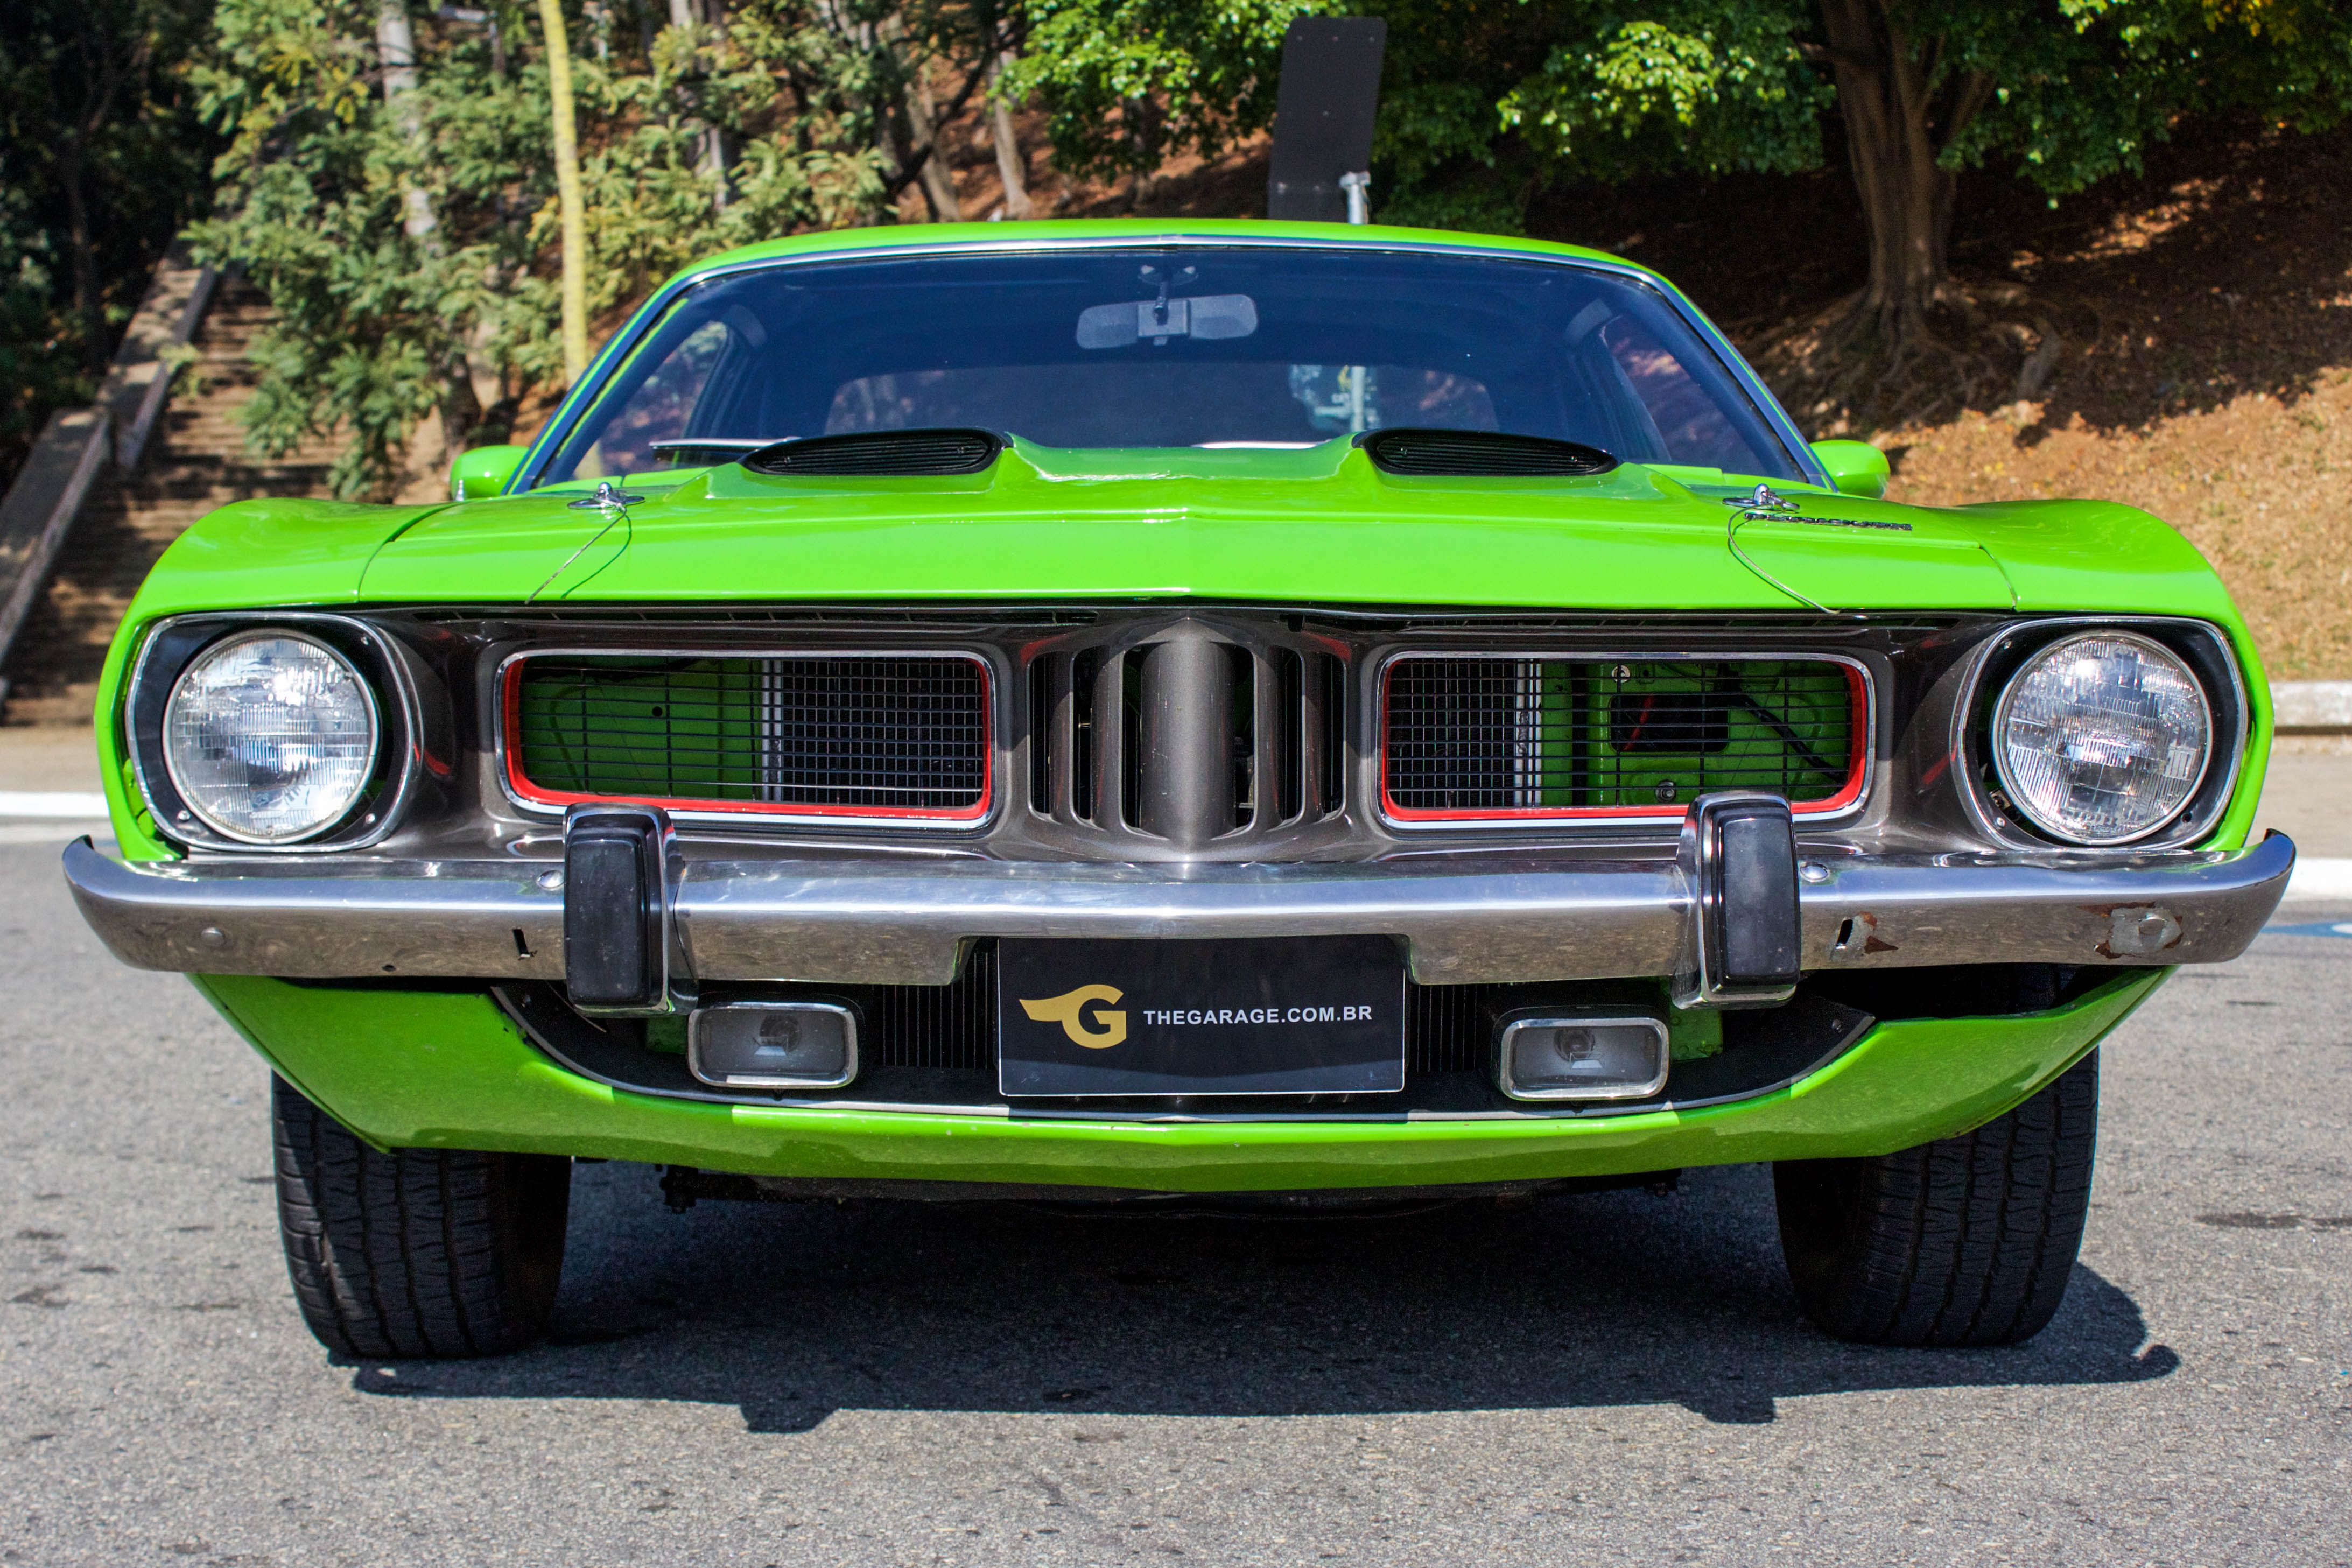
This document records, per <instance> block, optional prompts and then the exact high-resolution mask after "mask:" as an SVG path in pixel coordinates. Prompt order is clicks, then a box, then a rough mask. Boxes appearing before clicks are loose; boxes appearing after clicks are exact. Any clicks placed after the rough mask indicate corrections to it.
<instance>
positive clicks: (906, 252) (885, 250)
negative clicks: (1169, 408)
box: [500, 227, 1837, 495]
mask: <svg viewBox="0 0 2352 1568" xmlns="http://www.w3.org/2000/svg"><path fill="white" fill-rule="evenodd" d="M873 232H875V233H877V234H879V233H884V232H887V231H883V230H876V231H873ZM1153 246H1162V247H1165V246H1198V247H1201V248H1204V249H1211V248H1230V249H1247V250H1361V251H1402V252H1407V253H1410V254H1413V255H1427V256H1465V257H1471V258H1475V259H1478V260H1486V261H1496V260H1509V261H1520V262H1536V263H1541V264H1544V265H1547V266H1551V267H1582V268H1584V269H1586V270H1587V271H1591V272H1603V273H1608V274H1611V275H1612V276H1614V277H1622V278H1624V279H1626V280H1628V281H1629V282H1633V283H1635V284H1638V285H1640V286H1641V287H1646V288H1648V289H1650V290H1652V291H1653V292H1654V293H1656V294H1658V295H1659V296H1660V297H1661V298H1664V300H1665V302H1666V305H1667V308H1670V309H1671V310H1673V311H1674V312H1675V315H1677V316H1679V317H1681V318H1682V319H1683V323H1684V325H1685V326H1687V327H1689V328H1690V329H1691V330H1692V332H1693V334H1694V335H1696V337H1697V338H1698V340H1700V341H1701V342H1703V343H1705V344H1706V346H1707V347H1708V348H1709V349H1710V350H1713V351H1714V353H1715V356H1716V358H1717V361H1720V362H1721V364H1722V365H1723V368H1724V369H1725V370H1726V371H1727V372H1728V373H1729V374H1730V376H1731V379H1732V380H1733V381H1734V382H1736V383H1738V386H1739V389H1740V390H1741V391H1742V392H1746V393H1747V394H1748V400H1749V402H1752V403H1753V404H1754V405H1755V408H1756V412H1757V413H1758V415H1759V417H1761V418H1762V420H1763V421H1764V423H1765V424H1766V425H1767V426H1768V427H1769V428H1770V429H1771V431H1772V433H1773V434H1775V435H1777V436H1779V437H1780V441H1781V443H1782V444H1783V445H1784V446H1785V447H1786V448H1787V449H1788V450H1787V455H1788V457H1789V459H1790V461H1791V462H1792V463H1793V464H1795V465H1796V467H1797V470H1798V472H1799V473H1801V474H1802V475H1804V476H1805V478H1804V479H1803V481H1802V482H1803V483H1805V484H1809V485H1813V486H1818V487H1820V488H1822V489H1824V490H1828V491H1832V492H1835V491H1836V489H1837V486H1835V485H1834V484H1832V482H1831V481H1830V476H1829V471H1828V470H1827V469H1825V468H1823V467H1822V463H1821V459H1820V458H1818V457H1816V456H1814V455H1813V449H1812V446H1811V443H1809V442H1807V441H1806V440H1805V438H1804V436H1803V434H1801V432H1800V431H1799V430H1798V429H1797V426H1796V422H1795V421H1794V420H1792V419H1790V417H1789V413H1788V411H1787V410H1786V409H1784V408H1782V407H1781V406H1780V399H1779V398H1777V397H1775V396H1773V395H1772V392H1771V389H1770V388H1769V387H1767V386H1766V385H1765V384H1764V379H1763V377H1761V376H1759V375H1758V374H1757V373H1756V368H1755V367H1754V366H1753V365H1750V364H1749V363H1748V361H1747V359H1746V357H1745V356H1743V355H1742V354H1741V353H1740V352H1739V350H1738V349H1736V348H1734V347H1733V346H1732V344H1731V340H1729V339H1728V338H1727V337H1725V336H1724V335H1723V333H1722V331H1721V330H1720V329H1718V328H1717V326H1716V325H1715V323H1714V322H1712V321H1710V320H1708V319H1706V316H1705V315H1703V314H1702V313H1701V312H1700V310H1699V308H1698V307H1697V306H1696V305H1694V304H1692V303H1691V302H1690V300H1689V298H1687V297H1685V295H1684V293H1683V291H1682V290H1681V289H1680V288H1677V287H1675V285H1674V284H1673V283H1672V282H1671V281H1669V280H1668V279H1667V278H1665V277H1663V276H1662V275H1660V274H1658V273H1654V272H1652V271H1650V270H1649V269H1648V268H1646V267H1637V266H1635V265H1634V264H1633V263H1631V262H1626V261H1619V260H1615V259H1613V258H1612V259H1609V260H1601V259H1600V258H1598V257H1593V256H1556V255H1552V254H1549V253H1548V252H1544V251H1532V250H1513V249H1509V248H1507V247H1502V246H1474V245H1448V244H1446V243H1444V242H1443V241H1438V240H1406V239H1391V238H1386V237H1381V236H1375V235H1365V236H1363V237H1362V238H1356V237H1353V236H1340V235H1334V236H1333V237H1331V238H1329V239H1324V238H1320V237H1301V236H1296V235H1283V236H1277V235H1229V234H1223V233H1218V232H1214V231H1202V230H1190V231H1188V230H1185V229H1182V228H1181V227H1179V228H1172V229H1169V230H1164V231H1160V232H1158V233H1139V234H1135V235H1089V236H1087V237H1086V238H1083V239H1053V238H1048V237H1045V236H1044V235H1036V236H1030V237H1022V238H1011V239H970V240H950V241H941V240H928V241H917V242H914V243H911V244H898V245H892V244H887V243H882V244H875V245H859V246H840V247H838V248H833V249H826V250H821V251H811V252H808V253H806V254H804V255H800V256H763V257H761V258H760V259H759V260H756V261H739V262H736V263H734V264H733V265H731V266H728V267H711V268H709V269H708V270H705V271H701V272H697V273H694V274H693V275H691V276H690V277H681V278H679V279H677V281H675V282H673V283H671V284H670V285H669V286H668V287H665V288H663V289H661V290H660V291H659V292H658V293H656V294H655V295H654V297H653V298H650V299H648V300H646V303H645V305H644V306H643V307H642V308H639V310H638V311H637V314H636V315H635V316H634V317H632V318H631V319H629V320H628V322H627V323H626V324H625V325H624V326H623V328H622V329H621V330H620V331H618V332H615V333H614V335H613V336H612V337H611V338H610V339H608V340H606V341H605V344H604V348H602V349H601V350H598V351H597V352H596V354H595V355H594V356H593V358H592V359H591V360H590V361H589V362H588V368H587V369H586V370H585V371H583V372H582V374H581V376H580V379H579V380H578V381H577V382H573V383H572V390H571V391H570V392H567V393H566V394H565V395H564V398H563V400H562V402H559V403H558V404H557V405H556V408H555V412H554V413H552V414H551V415H550V416H549V419H548V422H547V423H546V424H545V425H543V426H541V430H540V434H539V437H538V439H537V440H535V441H533V442H532V443H531V445H530V450H529V451H527V452H525V453H524V454H523V458H522V461H521V462H520V464H518V465H516V467H515V474H516V480H515V481H510V482H509V485H508V487H507V488H506V489H505V490H503V491H501V492H500V494H502V495H520V494H523V493H525V492H527V491H530V490H532V489H534V488H536V487H537V486H538V485H539V476H540V472H541V469H543V468H544V467H546V465H548V463H550V462H551V461H552V460H553V458H554V455H555V454H556V452H557V451H558V450H559V449H560V448H561V447H562V444H563V442H564V441H565V440H567V439H569V438H570V436H571V434H572V425H573V423H574V422H575V421H576V420H578V419H579V418H580V417H581V416H582V415H583V414H585V413H586V412H587V411H588V410H589V409H590V408H591V407H593V405H594V403H595V402H596V400H597V399H598V398H599V397H601V396H603V395H604V384H605V382H607V381H609V380H610V379H611V376H612V372H613V371H616V370H618V369H619V368H620V366H621V365H622V364H624V363H625V362H626V361H627V360H628V359H629V357H630V356H631V355H633V354H635V352H636V350H637V348H638V346H639V345H640V344H642V343H643V342H644V341H645V340H646V337H647V336H649V335H650V334H651V333H652V331H653V329H654V328H655V326H656V324H658V323H659V322H660V320H661V319H662V318H663V317H664V316H665V315H666V314H667V313H668V310H669V308H670V307H671V306H672V305H673V304H675V303H676V302H677V299H678V298H679V297H681V296H683V295H685V294H688V293H690V292H692V291H693V290H695V289H697V288H699V287H702V286H703V285H704V284H706V283H711V282H714V281H716V280H718V279H719V278H722V277H737V276H739V275H741V274H743V273H750V272H763V271H766V270H768V269H769V268H772V267H812V266H822V265H824V264H826V263H834V262H844V261H853V260H859V259H865V260H873V259H877V258H886V257H887V258H890V259H901V258H907V257H915V256H973V255H987V256H1013V255H1019V254H1022V253H1024V252H1035V253H1040V254H1051V253H1054V252H1058V251H1074V250H1131V249H1137V248H1149V247H1153ZM637 477H638V478H641V479H642V478H643V476H637ZM1758 477H1759V478H1768V477H1770V476H1769V475H1759V476H1758Z"/></svg>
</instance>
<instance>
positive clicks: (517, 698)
mask: <svg viewBox="0 0 2352 1568" xmlns="http://www.w3.org/2000/svg"><path fill="white" fill-rule="evenodd" d="M658 652H667V651H666V650H665V651H657V654H656V656H658ZM645 653H646V650H643V649H633V648H596V649H572V648H549V649H544V650H539V651H536V652H534V653H518V654H516V655H514V656H513V657H512V658H510V659H509V660H508V661H507V663H506V664H505V666H504V667H503V668H502V669H501V670H500V671H499V753H500V758H499V760H500V768H499V771H500V773H501V774H502V776H503V777H504V779H505V782H506V789H507V793H508V794H509V796H511V797H512V798H513V799H514V800H517V801H518V802H520V803H521V804H523V805H527V806H538V807H541V808H550V809H556V810H561V809H562V808H564V807H567V806H580V805H627V806H658V807H660V808H661V809H662V810H666V811H688V812H709V813H712V814H716V815H726V816H741V817H766V818H814V819H820V820H823V821H838V822H859V821H866V822H937V823H953V824H959V825H961V824H965V823H974V822H982V821H986V820H987V819H988V818H989V816H990V814H991V813H992V812H993V811H994V810H995V809H996V672H995V670H994V669H993V667H992V666H991V665H990V664H989V662H988V661H987V660H986V659H984V658H982V657H981V656H980V655H979V654H977V653H961V652H958V651H955V650H951V649H950V650H944V651H942V650H934V649H924V650H921V651H919V652H916V653H907V654H904V655H893V654H887V653H885V654H878V655H877V654H871V653H859V654H856V655H849V654H838V653H833V652H831V651H828V650H822V649H818V650H808V649H796V650H793V651H792V652H790V653H775V652H772V651H753V652H745V651H742V650H739V649H728V650H725V651H724V652H723V653H716V656H720V657H727V658H778V657H781V658H835V657H851V656H856V657H867V658H873V657H882V658H889V657H894V656H904V657H909V658H925V659H961V660H963V661H965V662H966V663H968V664H972V665H973V666H975V667H976V668H977V669H978V670H979V671H980V730H981V736H982V748H981V775H980V799H979V800H977V801H975V802H974V803H973V804H971V805H970V806H959V807H938V808H934V807H919V806H840V805H825V804H815V805H809V804H799V803H795V802H793V801H787V800H705V799H700V798H698V797H693V796H675V795H599V794H585V793H580V792H577V791H573V790H568V789H549V788H547V787H545V786H543V785H541V784H537V783H534V782H533V781H532V780H531V779H530V776H529V775H528V774H527V773H526V772H524V770H523V758H522V746H521V737H522V675H523V667H524V666H525V665H526V664H529V663H530V661H531V660H532V659H533V658H535V657H541V656H548V657H557V658H595V657H598V656H599V655H607V656H612V657H623V658H626V657H637V656H641V655H643V654H645ZM713 653H715V651H709V650H705V651H701V652H699V653H696V654H693V655H679V656H698V657H699V656H712V655H713Z"/></svg>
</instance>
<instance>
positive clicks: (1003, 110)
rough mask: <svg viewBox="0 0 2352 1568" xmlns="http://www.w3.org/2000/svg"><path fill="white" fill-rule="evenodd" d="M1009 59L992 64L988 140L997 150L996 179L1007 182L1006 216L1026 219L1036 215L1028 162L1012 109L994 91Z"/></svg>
mask: <svg viewBox="0 0 2352 1568" xmlns="http://www.w3.org/2000/svg"><path fill="white" fill-rule="evenodd" d="M1006 59H1007V57H1006V56H1003V55H999V56H997V57H996V58H995V59H993V60H992V61H991V62H989V68H988V85H989V89H990V92H989V98H988V115H989V119H988V139H989V141H991V142H992V143H993V144H994V146H995V148H996V173H997V177H998V178H999V179H1001V180H1003V182H1004V215H1005V216H1006V217H1008V218H1025V217H1028V216H1030V215H1032V214H1034V212H1035V211H1036V208H1035V206H1034V204H1032V203H1031V202H1030V200H1029V171H1028V161H1027V160H1026V159H1025V158H1024V157H1023V156H1022V152H1021V138H1020V136H1019V134H1018V133H1016V132H1015V131H1013V106H1012V105H1011V104H1009V103H1007V102H1005V101H1004V99H1003V98H1001V97H999V96H997V94H996V92H995V90H994V89H995V87H996V84H997V80H998V78H1001V77H1003V74H1004V66H1005V61H1006Z"/></svg>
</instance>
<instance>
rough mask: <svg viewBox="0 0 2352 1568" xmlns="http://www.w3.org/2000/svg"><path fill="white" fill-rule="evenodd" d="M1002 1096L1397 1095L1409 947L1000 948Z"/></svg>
mask: <svg viewBox="0 0 2352 1568" xmlns="http://www.w3.org/2000/svg"><path fill="white" fill-rule="evenodd" d="M997 958H998V966H997V990H996V1019H997V1023H996V1040H997V1057H996V1068H997V1086H998V1088H999V1089H1000V1090H1001V1091H1002V1092H1003V1093H1004V1094H1005V1095H1006V1096H1008V1097H1012V1096H1018V1095H1032V1094H1035V1095H1048V1094H1049V1095H1100V1094H1121V1095H1125V1094H1339V1093H1366V1092H1376V1093H1377V1092H1389V1093H1392V1092H1396V1091H1397V1090H1400V1089H1402V1088H1403V1087H1404V958H1403V956H1402V954H1401V953H1400V952H1399V951H1398V947H1397V944H1396V943H1394V942H1393V941H1391V940H1390V939H1389V938H1387V937H1385V936H1283V937H1271V938H1268V939H1266V940H1265V941H1215V942H1181V941H1168V942H1159V941H1100V942H1096V941H1075V942H1055V941H1025V940H1013V939H1007V940H1005V941H1003V942H1001V943H999V944H998V947H997Z"/></svg>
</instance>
